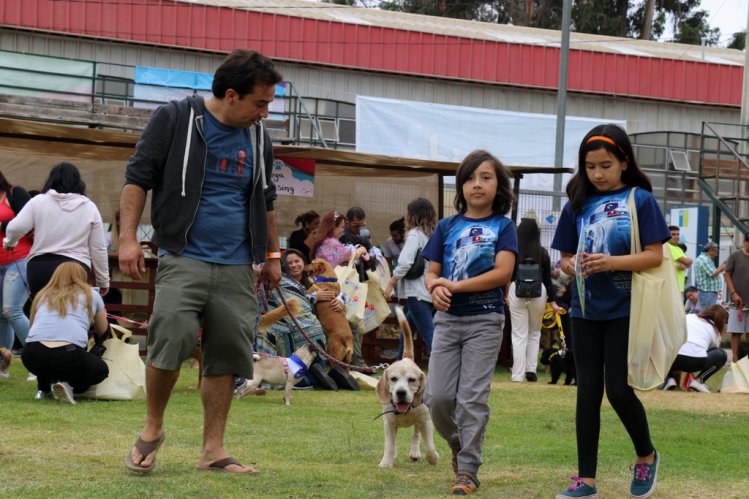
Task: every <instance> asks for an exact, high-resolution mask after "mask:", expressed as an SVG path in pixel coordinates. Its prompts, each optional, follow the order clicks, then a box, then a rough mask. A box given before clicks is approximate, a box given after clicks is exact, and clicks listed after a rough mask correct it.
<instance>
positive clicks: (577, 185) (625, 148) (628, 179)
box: [567, 124, 653, 213]
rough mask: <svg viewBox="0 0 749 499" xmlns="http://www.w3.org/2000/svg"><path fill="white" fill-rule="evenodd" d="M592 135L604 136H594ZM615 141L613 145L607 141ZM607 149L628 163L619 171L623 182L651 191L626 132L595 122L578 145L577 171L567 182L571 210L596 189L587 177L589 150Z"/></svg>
mask: <svg viewBox="0 0 749 499" xmlns="http://www.w3.org/2000/svg"><path fill="white" fill-rule="evenodd" d="M595 137H604V138H603V139H596V138H595ZM606 139H609V140H610V141H612V142H614V143H613V144H612V143H611V142H609V141H608V140H606ZM598 149H606V151H608V152H609V153H610V154H613V155H614V156H615V157H616V159H618V160H619V161H623V162H625V163H627V169H626V170H624V171H623V172H622V182H624V184H625V185H628V186H629V187H639V188H641V189H645V190H646V191H648V192H653V187H652V185H651V184H650V179H649V178H648V177H647V175H645V174H644V173H643V172H642V170H640V167H639V166H638V165H637V160H636V159H635V153H634V150H633V149H632V143H631V142H630V141H629V137H628V136H627V132H625V131H624V129H623V128H622V127H620V126H618V125H614V124H606V125H598V126H597V127H595V128H593V129H592V130H591V131H589V132H588V133H587V134H586V135H585V137H584V138H583V141H582V143H581V144H580V151H579V153H578V159H577V171H576V172H575V174H574V175H573V177H572V178H571V179H570V181H569V182H568V183H567V197H568V198H569V200H570V205H571V206H572V211H573V212H575V213H578V212H579V211H580V209H581V208H582V207H583V203H585V198H586V197H587V196H588V195H590V194H592V193H594V192H595V190H596V189H595V186H593V184H592V183H591V182H590V180H589V179H588V174H587V172H586V168H585V159H586V157H587V155H588V153H589V152H590V151H597V150H598Z"/></svg>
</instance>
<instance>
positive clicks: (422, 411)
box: [376, 306, 440, 468]
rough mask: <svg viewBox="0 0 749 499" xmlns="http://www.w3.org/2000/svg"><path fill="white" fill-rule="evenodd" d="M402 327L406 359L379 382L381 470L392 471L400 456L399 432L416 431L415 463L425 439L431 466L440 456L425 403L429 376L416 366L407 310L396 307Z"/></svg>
mask: <svg viewBox="0 0 749 499" xmlns="http://www.w3.org/2000/svg"><path fill="white" fill-rule="evenodd" d="M395 314H396V315H397V317H398V323H399V324H400V327H401V329H402V330H403V359H402V360H399V361H397V362H394V363H393V364H392V365H391V366H390V367H388V368H387V369H385V372H383V373H382V377H381V378H380V380H379V381H378V382H377V388H376V391H377V396H378V398H379V399H380V403H381V404H382V411H383V413H382V414H383V421H384V427H385V451H384V453H383V455H382V460H381V461H380V468H392V467H393V460H394V459H395V456H396V453H397V452H396V447H395V437H396V435H397V433H398V429H399V428H408V427H409V426H413V427H414V434H413V437H412V438H411V452H410V453H409V457H410V458H411V461H418V460H419V459H420V458H421V451H420V449H419V441H420V439H421V438H423V439H424V445H425V446H426V457H427V461H428V462H429V464H433V465H436V464H437V461H438V460H439V458H440V456H439V454H438V453H437V449H436V448H435V447H434V437H433V435H432V431H433V430H432V419H431V418H430V417H429V409H428V408H427V406H426V405H424V404H423V403H422V399H423V397H424V390H425V389H426V375H424V372H423V371H422V370H421V369H420V368H419V366H418V365H416V363H415V362H414V344H413V337H412V335H411V327H410V326H409V325H408V321H407V320H406V316H405V314H404V313H403V309H402V308H401V307H399V306H397V307H395Z"/></svg>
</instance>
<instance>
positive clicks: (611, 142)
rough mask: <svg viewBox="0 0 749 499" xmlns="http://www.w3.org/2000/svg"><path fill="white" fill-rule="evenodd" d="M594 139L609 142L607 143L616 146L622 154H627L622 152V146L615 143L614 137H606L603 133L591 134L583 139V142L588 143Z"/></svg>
mask: <svg viewBox="0 0 749 499" xmlns="http://www.w3.org/2000/svg"><path fill="white" fill-rule="evenodd" d="M594 140H601V141H603V142H608V143H609V144H611V145H612V146H616V148H617V149H619V151H621V153H622V154H623V155H624V156H626V155H627V154H626V153H625V152H624V149H622V148H621V147H620V146H619V144H617V143H616V142H614V139H612V138H610V137H606V136H604V135H593V136H592V137H590V138H589V139H588V140H586V141H585V143H586V144H589V143H591V142H593V141H594Z"/></svg>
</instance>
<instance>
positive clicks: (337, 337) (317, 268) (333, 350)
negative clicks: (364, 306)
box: [305, 258, 354, 367]
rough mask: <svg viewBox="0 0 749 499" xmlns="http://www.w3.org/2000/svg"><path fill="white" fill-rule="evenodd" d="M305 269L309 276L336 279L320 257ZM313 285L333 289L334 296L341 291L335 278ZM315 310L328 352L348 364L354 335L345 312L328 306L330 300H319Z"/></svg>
mask: <svg viewBox="0 0 749 499" xmlns="http://www.w3.org/2000/svg"><path fill="white" fill-rule="evenodd" d="M305 270H306V271H307V272H308V273H309V274H310V275H311V276H315V277H322V278H325V279H336V275H335V271H334V270H333V266H332V265H330V263H328V262H327V261H326V260H323V259H322V258H316V259H314V260H312V262H311V263H310V264H309V265H307V266H306V267H305ZM315 286H316V287H317V289H325V290H330V291H333V292H334V293H335V295H336V296H337V295H338V294H339V293H340V292H341V285H340V284H338V282H337V280H336V281H332V280H331V281H329V282H315ZM315 312H316V313H317V318H318V319H319V320H320V325H322V330H323V332H324V333H325V337H326V339H327V344H328V353H329V354H330V355H332V356H333V357H334V358H335V359H337V360H340V361H342V362H345V363H347V364H350V363H351V356H352V355H353V354H354V336H353V334H352V333H351V326H350V325H349V323H348V320H347V319H346V313H345V312H344V311H343V310H341V311H338V312H336V311H335V310H333V309H332V308H331V307H330V301H320V300H318V302H317V304H316V305H315ZM330 364H331V367H335V362H333V361H331V362H330Z"/></svg>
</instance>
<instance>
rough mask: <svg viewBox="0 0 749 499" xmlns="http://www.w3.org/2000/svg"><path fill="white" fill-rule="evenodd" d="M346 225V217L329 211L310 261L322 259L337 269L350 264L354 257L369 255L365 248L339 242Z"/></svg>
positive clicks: (313, 247)
mask: <svg viewBox="0 0 749 499" xmlns="http://www.w3.org/2000/svg"><path fill="white" fill-rule="evenodd" d="M345 223H346V217H345V216H344V215H343V214H341V213H339V212H337V211H329V212H327V213H326V214H325V215H324V216H323V217H322V220H321V221H320V227H319V228H318V229H317V239H315V242H314V244H313V245H312V248H311V250H310V260H314V259H315V258H322V259H323V260H326V261H327V262H328V263H330V264H331V265H332V266H333V267H335V266H336V265H346V264H348V262H349V260H350V259H351V256H352V255H354V256H356V257H357V258H358V257H361V256H362V255H365V254H367V250H366V248H364V247H363V246H352V245H349V244H343V243H342V242H341V241H339V240H338V238H339V237H341V234H343V226H344V225H345Z"/></svg>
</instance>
